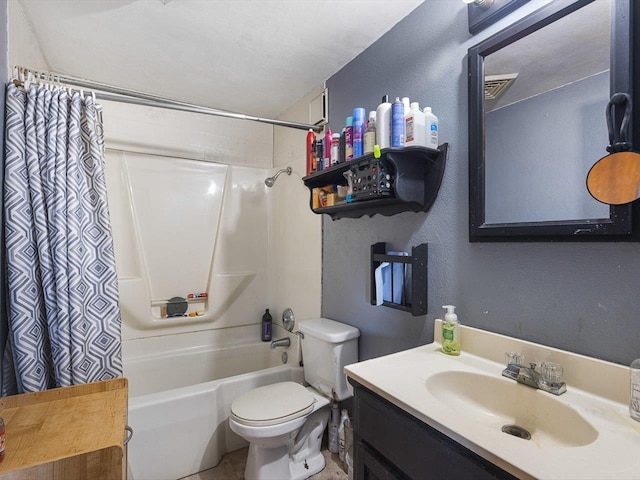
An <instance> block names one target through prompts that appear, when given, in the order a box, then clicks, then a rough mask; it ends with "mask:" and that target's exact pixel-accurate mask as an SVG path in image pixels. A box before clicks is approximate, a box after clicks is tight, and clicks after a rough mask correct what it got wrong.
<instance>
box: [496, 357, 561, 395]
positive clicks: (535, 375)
mask: <svg viewBox="0 0 640 480" xmlns="http://www.w3.org/2000/svg"><path fill="white" fill-rule="evenodd" d="M542 369H543V372H544V373H543V374H541V373H540V372H538V371H536V364H535V363H530V364H529V366H528V367H525V366H524V365H519V364H517V363H510V364H508V365H507V368H505V369H504V370H503V371H502V376H503V377H507V378H510V379H512V380H515V381H516V382H518V383H522V384H523V385H528V386H529V387H533V388H537V389H540V390H544V391H545V392H549V393H553V394H554V395H562V394H563V393H564V392H566V391H567V385H566V384H565V383H564V382H563V381H562V367H560V365H558V364H555V363H543V364H542Z"/></svg>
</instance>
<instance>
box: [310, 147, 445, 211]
mask: <svg viewBox="0 0 640 480" xmlns="http://www.w3.org/2000/svg"><path fill="white" fill-rule="evenodd" d="M448 148H449V144H448V143H443V144H442V145H440V146H439V147H438V149H437V150H434V149H432V148H427V147H403V148H383V149H382V150H381V156H380V158H381V159H385V160H386V161H388V162H389V163H390V164H391V166H392V168H393V169H394V171H395V180H394V183H393V191H394V195H393V196H391V197H383V198H374V199H367V200H358V201H354V202H350V203H339V204H336V205H333V206H330V207H321V208H316V209H313V189H314V188H319V187H326V186H327V185H346V184H347V180H346V178H345V177H344V175H343V174H344V173H345V172H346V171H347V170H350V169H351V168H353V167H357V166H359V165H364V164H367V163H368V162H370V161H371V160H372V159H373V158H374V157H373V154H372V153H369V154H367V155H364V156H362V157H358V158H356V159H354V160H350V161H348V162H344V163H340V164H338V165H335V166H333V167H331V168H328V169H326V170H322V171H320V172H315V173H312V174H311V175H308V176H306V177H304V178H303V179H302V180H303V181H304V184H305V185H306V186H307V188H309V191H310V201H309V205H310V206H311V208H312V210H313V211H314V212H315V213H318V214H322V213H326V214H327V215H329V216H331V218H332V219H333V220H336V219H338V218H342V217H348V218H358V217H361V216H363V215H369V216H372V215H375V214H376V213H379V214H381V215H385V216H389V215H395V214H396V213H401V212H427V211H428V210H429V209H430V208H431V206H432V205H433V202H434V201H435V199H436V197H437V195H438V191H439V190H440V184H441V183H442V177H443V176H444V167H445V163H446V158H447V151H448Z"/></svg>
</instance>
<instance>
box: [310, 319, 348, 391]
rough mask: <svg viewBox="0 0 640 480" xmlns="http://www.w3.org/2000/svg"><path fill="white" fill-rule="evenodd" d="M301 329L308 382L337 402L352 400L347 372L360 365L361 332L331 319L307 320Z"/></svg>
mask: <svg viewBox="0 0 640 480" xmlns="http://www.w3.org/2000/svg"><path fill="white" fill-rule="evenodd" d="M299 328H300V331H301V332H302V333H303V334H304V338H303V339H302V361H303V362H304V379H305V380H306V382H307V383H308V384H309V385H311V386H312V387H314V388H316V389H317V390H319V391H320V392H322V393H323V394H325V395H326V396H328V397H330V398H334V399H335V400H344V399H346V398H349V397H351V396H352V393H351V390H350V389H349V388H348V386H347V377H346V376H345V374H344V372H343V369H344V367H345V365H349V364H351V363H356V362H357V361H358V337H359V336H360V330H358V329H357V328H355V327H352V326H350V325H346V324H344V323H340V322H336V321H335V320H330V319H328V318H314V319H312V320H305V321H303V322H300V325H299Z"/></svg>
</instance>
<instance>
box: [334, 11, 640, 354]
mask: <svg viewBox="0 0 640 480" xmlns="http://www.w3.org/2000/svg"><path fill="white" fill-rule="evenodd" d="M539 3H540V2H538V4H539ZM530 4H531V6H535V4H536V2H535V0H534V1H532V2H530ZM538 6H539V5H538ZM529 11H531V10H530V9H529ZM524 13H527V8H525V7H523V8H521V9H520V10H518V11H517V12H515V13H513V14H511V15H510V16H508V17H507V18H505V19H503V20H502V21H501V22H499V23H498V24H497V25H494V26H493V27H492V28H490V29H488V30H486V31H484V32H482V33H480V34H478V35H476V36H474V37H472V36H471V35H470V34H469V33H468V31H467V14H466V6H465V5H464V4H463V3H462V2H456V1H451V0H446V1H445V0H426V1H425V2H424V3H423V4H422V5H421V6H419V7H418V8H417V9H416V10H415V11H414V12H413V13H412V14H410V15H409V16H408V17H406V18H405V19H404V20H403V21H402V22H400V23H399V24H398V25H396V27H394V28H393V29H392V30H391V31H389V32H388V33H386V34H385V35H384V36H383V37H381V38H380V40H379V41H377V42H376V43H374V44H373V45H372V46H371V47H369V48H368V49H367V50H366V51H365V52H363V53H362V54H361V55H359V56H358V57H356V58H355V59H354V60H353V61H352V62H351V63H349V64H348V65H346V66H345V67H344V68H343V69H342V70H340V71H339V72H338V73H336V74H335V75H334V76H332V77H331V78H330V79H328V81H327V86H328V89H329V119H330V124H331V127H332V129H333V130H334V131H337V130H338V129H339V128H341V127H342V126H343V125H344V121H345V118H346V117H347V116H348V115H350V114H351V110H352V109H353V107H356V106H362V107H365V108H367V110H371V109H374V108H375V107H376V106H377V104H378V103H379V102H380V97H381V96H382V95H384V94H388V95H389V96H390V97H396V96H408V97H410V98H411V100H412V101H413V100H415V101H419V102H420V104H421V106H431V107H433V111H434V113H435V114H436V115H437V116H438V117H439V120H440V142H441V143H442V142H449V144H450V154H449V159H448V162H447V167H446V170H445V175H444V180H443V183H442V187H441V190H440V194H439V196H438V198H437V199H436V202H435V204H434V205H433V207H432V209H431V210H430V211H429V212H428V213H412V212H407V213H402V214H399V215H395V216H393V217H382V216H380V215H376V216H374V217H372V218H369V217H364V218H359V219H340V220H336V221H332V220H331V219H330V218H328V217H327V216H324V218H323V287H322V313H323V315H324V316H326V317H329V318H333V319H336V320H339V321H343V322H345V323H348V324H351V325H355V326H356V327H358V328H359V329H360V330H361V332H362V337H361V340H360V358H361V359H367V358H372V357H376V356H380V355H384V354H387V353H391V352H395V351H398V350H402V349H406V348H410V347H414V346H417V345H420V344H425V343H429V342H431V341H432V340H433V320H434V319H435V318H437V317H441V316H442V311H443V310H442V308H441V306H442V305H445V304H449V303H451V304H454V305H456V306H457V307H458V310H457V311H458V316H459V319H460V321H461V323H463V324H467V325H471V326H474V327H478V328H482V329H486V330H490V331H493V332H499V333H503V334H506V335H509V336H514V337H518V338H522V339H525V340H529V341H533V342H538V343H543V344H546V345H551V346H554V347H558V348H561V349H565V350H570V351H573V352H578V353H582V354H585V355H589V356H594V357H598V358H602V359H605V360H610V361H614V362H618V363H622V364H628V363H630V362H631V361H632V360H633V359H634V358H636V357H640V244H637V243H474V244H471V243H469V241H468V217H469V210H468V157H467V155H468V128H467V100H468V99H467V63H466V62H467V60H466V55H467V50H468V48H469V47H471V46H473V45H475V44H476V43H478V42H479V41H481V40H484V39H485V38H487V37H488V36H489V35H491V34H493V33H495V32H496V31H498V29H500V28H504V27H505V26H507V25H508V24H510V23H512V22H513V21H515V20H516V19H517V18H520V17H521V16H522V15H523V14H524ZM380 241H384V242H388V245H389V248H390V249H393V250H405V249H410V247H411V246H412V245H416V244H419V243H422V242H427V243H428V244H429V274H428V282H429V287H428V293H429V313H428V314H427V315H426V316H421V317H412V316H411V315H410V314H408V313H405V312H401V311H396V310H391V309H388V308H385V307H375V306H371V305H370V292H369V248H370V245H371V244H373V243H376V242H380ZM463 345H464V340H463ZM534 360H536V359H532V361H534Z"/></svg>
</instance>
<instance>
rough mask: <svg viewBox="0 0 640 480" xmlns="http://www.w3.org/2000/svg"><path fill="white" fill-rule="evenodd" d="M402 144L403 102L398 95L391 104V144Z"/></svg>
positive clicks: (398, 145) (396, 145) (397, 145)
mask: <svg viewBox="0 0 640 480" xmlns="http://www.w3.org/2000/svg"><path fill="white" fill-rule="evenodd" d="M403 145H404V104H403V103H402V102H401V101H400V98H399V97H396V100H395V101H394V102H393V104H392V105H391V146H392V147H402V146H403Z"/></svg>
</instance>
